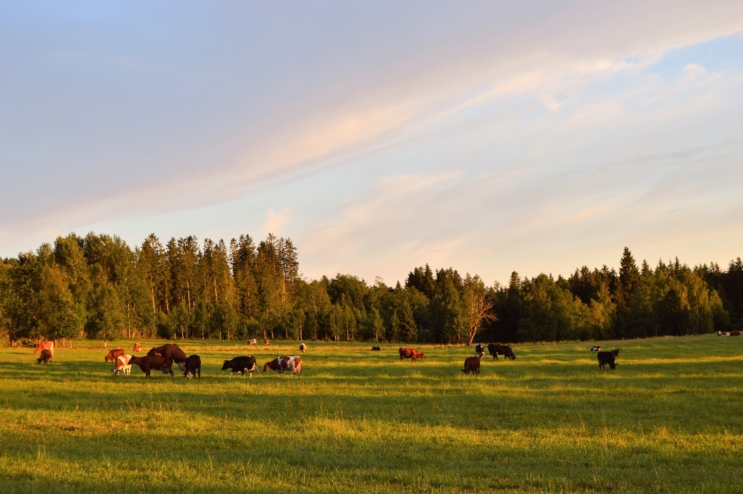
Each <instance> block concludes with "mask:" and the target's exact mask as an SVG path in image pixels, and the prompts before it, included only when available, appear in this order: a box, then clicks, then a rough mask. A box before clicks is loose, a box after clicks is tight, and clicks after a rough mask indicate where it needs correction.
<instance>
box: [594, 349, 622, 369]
mask: <svg viewBox="0 0 743 494" xmlns="http://www.w3.org/2000/svg"><path fill="white" fill-rule="evenodd" d="M598 358H599V369H601V370H604V366H605V365H607V364H608V365H609V367H611V368H612V370H613V369H615V368H616V366H617V365H619V364H617V363H615V362H614V354H613V353H612V352H599V354H598Z"/></svg>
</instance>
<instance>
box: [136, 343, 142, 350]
mask: <svg viewBox="0 0 743 494" xmlns="http://www.w3.org/2000/svg"><path fill="white" fill-rule="evenodd" d="M134 351H135V352H141V351H142V344H141V343H140V342H136V343H135V344H134Z"/></svg>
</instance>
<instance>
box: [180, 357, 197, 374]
mask: <svg viewBox="0 0 743 494" xmlns="http://www.w3.org/2000/svg"><path fill="white" fill-rule="evenodd" d="M179 367H180V365H179ZM184 367H185V369H182V370H183V375H184V376H185V377H186V379H191V378H192V377H196V374H198V375H199V379H201V357H199V356H198V355H189V356H188V358H187V359H186V362H185V365H184Z"/></svg>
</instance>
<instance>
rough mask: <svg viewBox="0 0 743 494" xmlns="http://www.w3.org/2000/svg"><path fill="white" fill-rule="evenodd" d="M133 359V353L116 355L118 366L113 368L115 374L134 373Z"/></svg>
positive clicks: (126, 374)
mask: <svg viewBox="0 0 743 494" xmlns="http://www.w3.org/2000/svg"><path fill="white" fill-rule="evenodd" d="M131 359H132V356H131V355H119V356H118V357H116V367H114V368H113V373H114V376H115V375H117V374H119V373H121V372H123V373H124V375H125V376H128V375H129V374H131V373H132V364H130V363H129V361H130V360H131Z"/></svg>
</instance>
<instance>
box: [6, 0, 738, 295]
mask: <svg viewBox="0 0 743 494" xmlns="http://www.w3.org/2000/svg"><path fill="white" fill-rule="evenodd" d="M742 96H743V2H740V1H739V0H737V1H715V0H710V1H706V2H698V1H684V0H669V1H664V0H661V1H654V0H643V1H635V0H626V1H623V2H598V1H579V2H554V1H528V0H527V1H519V2H497V1H483V2H479V1H469V0H468V1H451V2H440V1H434V0H426V1H406V2H399V1H357V2H347V1H337V2H328V1H304V2H299V1H297V2H289V1H286V2H276V1H266V2H258V1H256V2H237V1H235V2H218V1H210V2H188V1H178V2H162V1H149V0H148V1H146V2H137V1H127V2H116V1H112V2H93V1H91V2H74V1H72V2H63V3H62V2H35V1H27V0H24V1H17V2H14V1H5V2H2V3H0V257H14V256H16V255H18V253H19V252H27V251H31V250H35V249H36V248H38V246H39V245H41V244H42V243H44V242H50V243H51V242H53V241H54V239H55V238H56V237H57V236H60V235H66V234H68V233H70V232H75V233H77V234H79V235H84V234H86V233H88V232H90V231H93V232H96V233H106V234H116V235H119V236H120V237H121V238H123V239H124V240H125V241H126V242H127V243H128V244H129V245H130V246H132V247H134V246H136V245H139V244H141V242H142V241H143V240H144V238H145V237H146V236H147V235H149V234H150V233H155V234H156V235H157V236H158V237H159V238H160V239H161V240H162V241H163V243H164V242H166V241H167V240H168V239H169V238H171V237H176V238H180V237H184V236H187V235H195V236H197V237H198V238H199V239H200V240H203V239H205V238H211V239H215V240H216V239H220V238H221V239H225V240H226V241H227V240H229V239H230V238H233V237H237V236H239V235H241V234H249V235H251V236H252V237H253V238H254V239H256V240H261V239H263V238H265V236H266V235H267V234H268V233H269V232H271V233H274V234H276V235H278V236H283V237H289V238H291V239H292V240H293V242H294V243H295V244H296V246H297V248H298V251H299V261H300V269H301V271H302V273H303V275H304V276H305V277H307V278H308V279H314V278H319V277H321V276H323V275H328V276H330V277H332V276H335V275H336V274H337V273H344V274H354V275H358V276H360V277H362V278H364V279H365V280H367V281H368V282H373V281H374V280H375V279H376V278H377V277H379V278H381V279H383V280H384V281H385V282H386V283H388V284H394V283H395V282H396V281H397V280H404V279H405V277H406V275H407V273H408V272H409V271H411V270H412V269H413V268H414V267H415V266H421V265H424V264H426V263H428V264H429V265H430V266H431V267H432V268H440V267H453V268H455V269H457V270H459V271H460V272H461V273H466V272H469V273H472V274H475V273H476V274H479V275H480V276H481V277H482V278H483V279H484V280H485V281H486V282H487V283H493V282H495V281H498V282H501V283H505V282H507V281H508V278H509V276H510V273H511V272H512V271H517V272H518V273H519V274H520V275H521V276H529V277H532V276H536V275H537V274H539V273H541V272H544V273H551V274H553V275H555V276H557V275H559V274H562V275H563V276H565V275H569V274H570V273H571V272H572V271H574V270H575V268H577V267H580V266H583V265H587V266H589V267H591V268H593V267H601V266H602V265H607V266H609V267H616V266H618V263H619V259H620V257H621V254H622V250H623V248H624V247H625V246H627V247H629V248H630V249H631V250H632V252H633V254H634V256H635V258H636V259H638V261H639V260H642V259H647V260H648V261H649V262H650V264H651V265H655V264H656V263H657V262H658V260H660V259H663V260H664V261H667V260H669V259H672V258H675V257H678V258H679V259H680V260H681V261H682V262H685V263H688V264H691V265H694V264H700V263H709V262H711V261H715V262H718V263H720V264H721V265H723V266H724V265H726V264H727V263H728V262H729V261H730V260H731V259H733V258H736V257H738V256H741V255H743V97H742Z"/></svg>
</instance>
